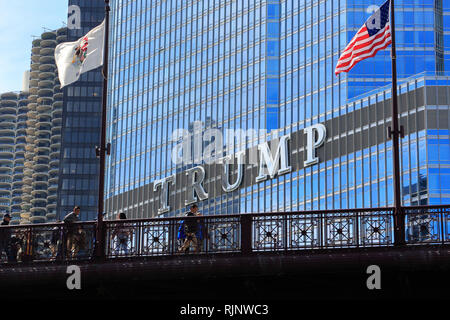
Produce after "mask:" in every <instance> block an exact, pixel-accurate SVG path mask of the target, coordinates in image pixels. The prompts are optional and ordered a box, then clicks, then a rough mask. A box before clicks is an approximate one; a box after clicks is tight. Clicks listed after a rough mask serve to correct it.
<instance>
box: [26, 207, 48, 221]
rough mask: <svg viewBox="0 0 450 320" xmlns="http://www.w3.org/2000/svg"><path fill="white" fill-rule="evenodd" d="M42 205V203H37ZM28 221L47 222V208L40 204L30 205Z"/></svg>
mask: <svg viewBox="0 0 450 320" xmlns="http://www.w3.org/2000/svg"><path fill="white" fill-rule="evenodd" d="M39 205H43V204H39ZM30 211H31V216H30V222H31V223H46V222H47V217H46V215H47V208H46V207H41V206H38V207H36V206H32V207H31V209H30Z"/></svg>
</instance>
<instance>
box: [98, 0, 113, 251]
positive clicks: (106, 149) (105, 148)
mask: <svg viewBox="0 0 450 320" xmlns="http://www.w3.org/2000/svg"><path fill="white" fill-rule="evenodd" d="M110 11H111V7H110V6H109V0H105V26H104V30H105V41H104V47H103V70H102V73H103V94H102V127H101V135H100V147H96V154H97V157H99V158H100V170H99V179H98V180H99V182H98V214H97V222H98V223H97V232H96V234H97V236H96V256H97V258H99V259H102V258H103V257H104V255H105V248H104V244H105V241H104V238H105V229H104V224H103V213H104V190H105V161H106V154H108V155H109V153H110V144H109V143H108V145H107V144H106V112H107V109H106V103H107V98H108V49H109V12H110Z"/></svg>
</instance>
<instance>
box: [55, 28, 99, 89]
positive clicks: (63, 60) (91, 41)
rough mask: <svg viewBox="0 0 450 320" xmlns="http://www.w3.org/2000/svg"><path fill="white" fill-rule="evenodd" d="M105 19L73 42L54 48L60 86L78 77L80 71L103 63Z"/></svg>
mask: <svg viewBox="0 0 450 320" xmlns="http://www.w3.org/2000/svg"><path fill="white" fill-rule="evenodd" d="M104 34H105V21H103V22H102V23H101V24H100V25H99V26H97V27H95V28H94V29H92V30H91V31H89V32H88V33H87V34H86V35H85V36H84V37H82V38H80V39H79V40H78V41H75V42H64V43H61V44H59V45H57V46H56V48H55V60H56V66H57V67H58V76H59V82H60V83H61V88H62V87H64V86H67V85H69V84H71V83H73V82H75V81H77V80H78V79H79V78H80V75H81V74H82V73H85V72H88V71H89V70H92V69H95V68H98V67H99V66H101V65H102V64H103V41H104Z"/></svg>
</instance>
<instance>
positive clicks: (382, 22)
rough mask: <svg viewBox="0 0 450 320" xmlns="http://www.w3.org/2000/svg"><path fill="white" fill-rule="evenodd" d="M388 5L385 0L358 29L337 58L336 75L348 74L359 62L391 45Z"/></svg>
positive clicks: (389, 3)
mask: <svg viewBox="0 0 450 320" xmlns="http://www.w3.org/2000/svg"><path fill="white" fill-rule="evenodd" d="M390 5H391V1H390V0H387V1H386V2H385V3H384V4H383V5H382V6H381V7H380V8H379V9H378V10H377V11H375V13H374V14H373V15H372V16H371V17H370V18H369V19H368V20H367V21H366V23H365V24H364V25H363V26H362V27H361V29H359V31H358V33H357V34H356V35H355V36H354V37H353V39H352V41H350V43H349V44H348V45H347V47H346V48H345V50H344V52H343V53H342V55H341V57H340V58H339V61H338V63H337V66H336V70H335V72H334V73H335V74H336V75H338V74H339V73H341V72H349V71H350V70H351V69H352V68H353V67H354V66H355V65H356V64H357V63H358V62H359V61H361V60H364V59H367V58H371V57H374V56H375V55H376V54H377V52H378V51H380V50H383V49H385V48H387V47H388V46H389V45H390V44H391V42H392V41H391V29H390V23H389V14H390Z"/></svg>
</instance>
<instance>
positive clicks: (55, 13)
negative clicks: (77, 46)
mask: <svg viewBox="0 0 450 320" xmlns="http://www.w3.org/2000/svg"><path fill="white" fill-rule="evenodd" d="M67 7H68V1H67V0H0V41H1V45H0V48H1V50H0V93H4V92H8V91H20V90H21V89H22V75H23V72H24V71H25V70H28V69H29V68H30V54H31V42H32V41H33V37H32V35H35V36H40V35H41V34H42V33H43V32H44V31H45V30H44V29H43V28H42V27H45V28H48V29H52V30H54V29H57V28H60V27H62V26H63V22H64V23H66V22H67Z"/></svg>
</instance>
